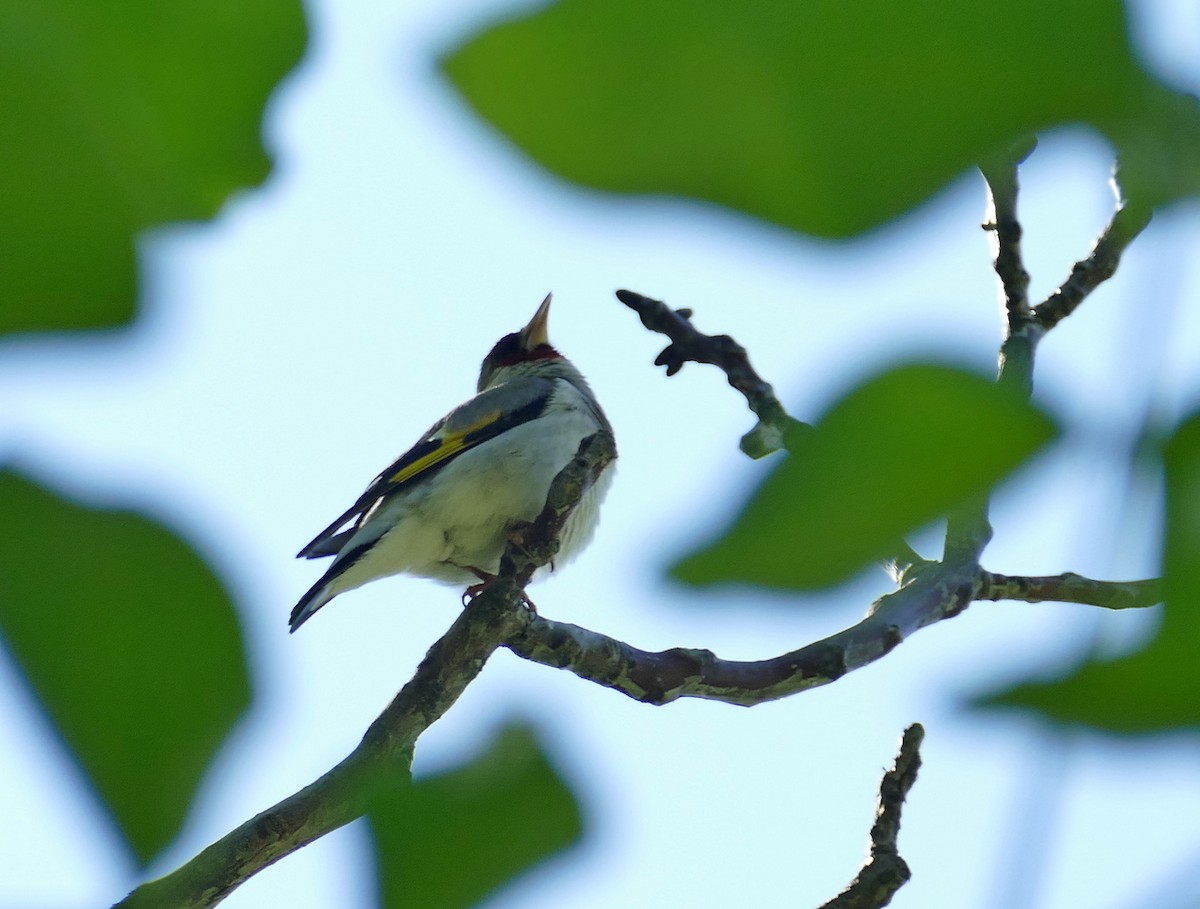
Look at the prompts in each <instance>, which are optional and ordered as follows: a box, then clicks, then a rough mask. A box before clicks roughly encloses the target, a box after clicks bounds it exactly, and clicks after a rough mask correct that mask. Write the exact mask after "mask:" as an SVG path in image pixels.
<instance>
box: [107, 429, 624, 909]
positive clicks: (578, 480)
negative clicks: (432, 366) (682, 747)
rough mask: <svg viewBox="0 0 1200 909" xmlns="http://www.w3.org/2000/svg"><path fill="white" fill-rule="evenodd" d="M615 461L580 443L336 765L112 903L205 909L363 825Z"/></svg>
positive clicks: (519, 606) (608, 444)
mask: <svg viewBox="0 0 1200 909" xmlns="http://www.w3.org/2000/svg"><path fill="white" fill-rule="evenodd" d="M614 457H616V447H615V445H614V443H613V438H612V436H611V435H610V434H608V433H596V434H595V435H592V436H590V437H588V438H587V439H584V440H583V442H582V443H581V444H580V446H579V450H578V452H577V453H576V455H575V458H574V460H572V461H571V463H569V464H568V465H567V466H566V467H564V468H563V470H562V471H560V472H559V474H558V475H557V476H556V477H555V478H554V482H553V483H552V484H551V486H550V491H549V495H548V496H547V500H546V506H545V508H544V509H543V510H542V512H541V514H540V515H539V516H538V518H537V520H536V521H534V522H533V523H532V524H529V525H527V526H525V527H523V528H521V529H520V533H519V539H514V540H511V541H510V542H509V544H508V545H507V547H506V549H505V553H504V556H503V557H502V559H501V562H500V571H499V573H498V574H497V576H496V579H495V581H493V582H492V583H490V584H489V585H488V586H487V587H486V588H485V589H484V590H483V592H481V593H480V594H479V595H478V596H477V597H475V598H474V599H473V600H471V601H470V603H468V604H467V606H466V608H465V609H464V610H463V612H462V614H461V615H460V616H459V617H458V618H457V619H456V620H455V622H454V624H453V625H451V626H450V630H449V631H447V632H446V634H445V635H443V636H442V637H441V639H439V640H438V641H437V643H435V644H434V645H433V646H432V647H431V648H430V649H429V652H428V653H427V654H426V655H425V659H424V660H422V661H421V664H420V666H419V667H418V668H417V672H416V674H415V675H414V676H413V677H412V679H411V680H410V681H409V682H408V684H406V685H405V686H404V687H403V688H402V689H401V690H400V693H399V694H398V695H396V698H395V699H394V700H393V701H392V703H391V704H389V705H388V707H387V709H385V710H384V711H383V713H382V714H380V716H379V717H378V719H376V720H375V722H374V723H372V724H371V726H370V728H369V729H368V730H367V732H366V734H365V735H364V736H363V738H362V741H361V742H360V743H359V745H358V747H357V748H355V749H354V751H353V752H351V753H350V755H349V756H347V757H346V758H345V759H344V760H343V761H342V762H341V763H340V764H338V765H337V766H336V767H334V768H333V769H332V770H330V771H329V772H328V773H326V774H325V775H324V776H322V777H321V778H320V779H318V780H317V781H316V782H314V783H312V784H311V785H309V786H307V787H305V788H304V789H302V790H300V791H299V792H297V793H295V794H294V795H291V796H289V797H288V798H286V799H284V800H283V801H281V802H279V803H278V804H277V805H275V806H274V807H272V808H269V809H267V810H266V811H264V812H262V813H261V814H259V815H258V816H256V817H254V818H252V819H251V820H249V821H247V822H246V823H244V824H242V825H241V826H240V827H238V828H237V829H235V830H233V831H232V832H231V833H229V834H227V835H226V836H224V837H222V838H221V839H220V840H218V841H217V842H215V843H213V844H212V845H211V846H209V847H208V848H207V849H205V850H204V851H203V852H201V853H200V854H199V855H197V856H196V857H195V858H193V859H192V860H191V861H189V862H188V863H187V864H185V865H183V866H182V867H180V868H178V869H177V870H176V871H174V872H172V873H171V874H168V875H166V876H165V877H162V878H159V879H158V880H154V881H150V882H147V883H145V884H143V885H142V886H140V887H138V888H137V889H136V890H134V891H133V892H132V893H131V894H129V896H128V897H126V898H125V899H124V900H122V901H121V902H119V903H117V904H116V905H117V907H121V909H167V907H170V909H207V907H210V906H215V905H216V904H217V903H219V902H220V901H221V900H223V899H224V898H225V897H226V896H228V895H229V894H230V893H231V892H232V891H233V890H234V889H235V888H237V887H238V886H239V885H240V884H242V883H243V882H244V881H246V880H247V879H249V878H250V877H251V876H252V875H254V874H256V873H257V872H259V871H261V870H262V869H263V868H265V867H267V866H268V865H270V864H272V863H273V862H276V861H278V860H279V859H281V858H283V857H284V856H286V855H288V854H290V853H292V852H294V851H295V850H297V849H299V848H300V847H302V846H304V845H306V844H308V843H310V842H312V841H313V840H315V839H317V838H319V837H321V836H324V835H325V834H326V833H329V832H330V831H333V830H336V829H337V828H339V827H341V826H343V825H345V824H348V823H349V822H350V821H352V820H354V819H356V818H358V817H360V816H361V815H362V814H363V813H364V811H365V810H366V807H367V805H368V804H369V803H370V801H371V799H372V797H373V796H374V795H375V794H377V793H378V792H380V791H381V790H382V789H384V788H385V787H386V786H388V785H389V783H390V784H393V785H394V783H395V779H396V777H397V775H402V776H407V775H408V774H409V771H410V767H411V764H412V753H413V747H414V745H415V743H416V741H417V738H418V736H420V735H421V733H423V732H424V731H425V730H426V729H427V728H429V726H431V725H432V724H433V723H435V722H436V721H437V720H438V719H439V718H440V717H441V716H442V714H444V713H445V712H446V711H447V710H448V709H450V707H451V706H452V705H453V704H454V702H455V701H457V700H458V698H459V696H460V695H461V694H462V692H463V691H464V690H465V689H466V687H467V685H468V684H470V683H471V681H473V680H474V678H475V677H476V676H477V675H478V674H479V672H480V670H481V669H482V668H483V665H484V663H486V662H487V660H488V657H490V656H491V654H492V653H493V652H494V651H495V650H496V648H497V647H499V646H500V645H501V643H502V642H503V641H505V640H507V639H509V638H512V637H516V636H518V635H519V634H520V632H521V631H522V629H524V628H525V626H526V625H528V623H529V622H530V621H532V620H533V618H534V614H533V612H532V610H531V609H529V607H528V606H527V605H526V602H525V594H524V587H525V584H526V583H528V581H529V578H530V577H532V575H533V572H534V571H535V570H536V569H537V568H539V567H541V566H542V565H545V564H547V563H548V562H549V561H550V560H551V559H553V558H554V556H555V554H556V553H557V552H558V537H559V534H560V533H561V531H562V528H563V524H564V523H565V522H566V519H567V516H568V515H569V514H570V512H571V510H572V509H573V508H574V507H575V505H576V504H578V502H579V500H580V498H581V497H582V496H583V493H584V492H585V491H586V490H587V489H588V488H589V487H590V486H591V485H592V484H593V483H594V482H595V481H596V478H597V477H598V476H599V475H600V472H601V471H602V470H603V469H604V467H605V466H606V465H607V464H608V463H609V462H610V461H611V460H612V459H613V458H614Z"/></svg>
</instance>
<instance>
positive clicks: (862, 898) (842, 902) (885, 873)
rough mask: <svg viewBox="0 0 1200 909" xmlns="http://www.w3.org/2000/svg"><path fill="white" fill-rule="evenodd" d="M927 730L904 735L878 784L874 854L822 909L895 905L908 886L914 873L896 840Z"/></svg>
mask: <svg viewBox="0 0 1200 909" xmlns="http://www.w3.org/2000/svg"><path fill="white" fill-rule="evenodd" d="M924 739H925V729H924V728H923V727H922V726H921V724H920V723H913V724H912V725H911V726H909V727H908V729H906V730H905V731H904V737H903V738H902V739H901V740H900V751H899V752H898V753H897V754H896V762H895V763H894V764H893V765H892V769H891V770H889V771H888V772H887V773H885V774H884V775H883V781H882V782H881V783H880V784H879V804H878V807H877V808H876V812H875V824H874V826H873V827H871V852H870V856H869V858H868V859H867V863H866V864H865V865H863V867H862V869H861V870H860V871H859V872H858V875H857V876H856V877H855V878H854V880H853V881H851V882H850V885H849V886H848V887H847V888H846V889H845V890H843V891H842V892H841V893H840V894H838V895H837V896H836V897H834V898H833V899H831V900H830V901H829V902H828V903H825V905H823V906H822V907H821V909H879V907H881V906H886V905H887V904H888V903H890V902H891V901H892V897H893V896H894V895H895V894H896V891H897V890H899V889H900V888H901V887H903V886H904V885H905V884H907V883H908V880H909V878H911V877H912V872H911V871H909V870H908V864H907V863H906V862H905V861H904V859H902V858H901V857H900V852H899V849H898V847H897V845H896V840H897V838H898V837H899V835H900V813H901V811H902V810H903V809H904V800H905V799H906V798H907V797H908V792H909V790H910V789H912V787H913V784H914V783H915V782H916V781H917V771H918V770H920V769H921V742H922V741H923V740H924Z"/></svg>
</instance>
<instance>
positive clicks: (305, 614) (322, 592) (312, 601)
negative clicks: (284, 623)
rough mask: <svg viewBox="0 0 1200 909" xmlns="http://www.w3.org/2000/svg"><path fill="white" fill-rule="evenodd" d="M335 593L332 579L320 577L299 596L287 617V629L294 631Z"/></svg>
mask: <svg viewBox="0 0 1200 909" xmlns="http://www.w3.org/2000/svg"><path fill="white" fill-rule="evenodd" d="M336 595H337V593H336V592H335V591H334V590H333V579H332V578H329V577H322V578H321V580H319V581H317V583H315V584H313V586H312V587H310V588H309V589H308V593H306V594H304V596H302V597H301V598H300V602H299V603H297V604H296V606H295V608H294V609H292V614H291V617H290V618H289V619H288V631H289V632H291V633H294V632H295V631H296V629H297V628H299V627H300V626H301V625H303V624H304V623H305V622H307V621H308V620H309V618H311V617H312V614H313V613H314V612H316V611H317V610H318V609H320V608H321V607H322V606H324V605H325V604H326V603H328V602H329V601H330V600H332V599H333V598H334V597H335V596H336Z"/></svg>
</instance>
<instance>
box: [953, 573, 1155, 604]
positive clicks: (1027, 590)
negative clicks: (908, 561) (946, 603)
mask: <svg viewBox="0 0 1200 909" xmlns="http://www.w3.org/2000/svg"><path fill="white" fill-rule="evenodd" d="M976 599H979V600H1020V601H1022V602H1025V603H1041V602H1045V601H1052V602H1055V603H1083V604H1084V605H1087V606H1099V607H1101V608H1103V609H1144V608H1145V607H1147V606H1155V605H1157V604H1158V603H1161V602H1162V601H1163V589H1162V581H1161V580H1159V579H1158V578H1152V579H1147V580H1143V581H1096V580H1093V579H1092V578H1085V577H1083V576H1082V575H1078V574H1075V573H1073V572H1067V573H1065V574H1056V575H1051V576H1049V577H1022V576H1009V575H1003V574H996V573H995V572H990V571H985V572H983V588H982V589H981V590H980V592H979V595H978V596H977V597H976Z"/></svg>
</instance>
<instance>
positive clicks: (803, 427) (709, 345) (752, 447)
mask: <svg viewBox="0 0 1200 909" xmlns="http://www.w3.org/2000/svg"><path fill="white" fill-rule="evenodd" d="M617 299H618V300H620V301H621V302H622V303H624V304H625V305H626V306H628V307H629V308H630V309H632V310H633V311H634V312H636V313H637V314H638V316H639V318H641V320H642V324H643V325H645V326H646V327H647V328H648V329H650V330H651V331H655V332H658V333H659V334H663V335H666V336H667V337H668V338H670V339H671V343H670V344H668V345H667V346H666V347H665V348H664V349H663V351H662V353H660V354H659V355H658V358H657V359H655V361H654V365H655V366H665V367H666V368H667V375H668V376H673V375H675V373H677V372H679V370H681V369H683V364H684V363H687V362H688V361H689V360H690V361H692V362H694V363H711V364H712V365H714V366H717V367H720V369H721V370H722V371H723V372H724V373H725V375H726V377H727V378H728V379H729V384H730V385H732V386H733V387H734V388H736V389H737V390H738V391H739V392H741V393H742V395H743V396H744V397H745V398H746V403H747V404H749V405H750V409H751V410H752V411H753V412H754V414H755V416H757V417H758V420H759V422H758V425H757V426H755V427H754V429H752V430H750V432H748V433H746V435H744V436H743V437H742V443H741V448H742V451H744V452H745V453H746V454H748V455H749V456H750V457H752V458H761V457H763V456H765V455H768V454H770V453H771V452H773V451H778V450H779V449H781V448H787V447H789V446H790V445H791V444H792V442H793V440H794V439H795V437H796V436H797V435H798V434H799V433H802V432H805V431H807V430H810V429H811V428H812V427H811V426H809V425H808V424H807V423H801V422H800V421H799V420H796V419H793V418H792V417H790V416H788V414H787V411H785V410H784V409H783V405H782V404H780V403H779V399H778V398H776V397H775V390H774V389H773V388H772V387H771V386H770V384H769V383H767V382H766V381H764V380H763V378H762V377H761V376H760V375H759V374H758V373H757V372H755V371H754V367H753V366H751V365H750V358H749V356H747V354H746V348H744V347H742V345H740V344H738V343H737V341H735V340H733V338H731V337H729V335H706V334H704V333H703V332H700V331H697V330H696V328H695V326H693V325H692V323H691V318H692V311H691V310H690V309H671V308H670V307H669V306H667V304H665V303H663V302H662V301H661V300H652V299H650V298H649V297H645V296H642V295H641V294H639V293H635V292H634V291H632V290H618V291H617Z"/></svg>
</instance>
